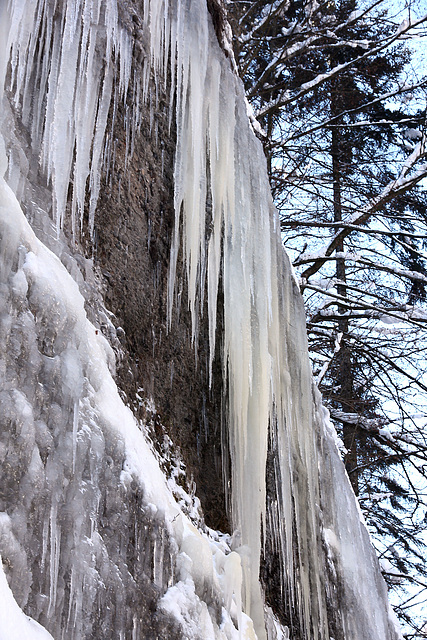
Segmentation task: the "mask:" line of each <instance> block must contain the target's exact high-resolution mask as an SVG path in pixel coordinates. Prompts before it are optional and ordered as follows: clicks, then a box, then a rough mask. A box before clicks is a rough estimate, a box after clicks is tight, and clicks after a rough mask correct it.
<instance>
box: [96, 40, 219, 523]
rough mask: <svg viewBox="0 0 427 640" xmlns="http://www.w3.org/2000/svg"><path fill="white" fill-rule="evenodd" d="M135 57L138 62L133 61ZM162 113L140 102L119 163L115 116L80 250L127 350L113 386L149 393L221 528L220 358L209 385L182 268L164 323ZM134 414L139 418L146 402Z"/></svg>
mask: <svg viewBox="0 0 427 640" xmlns="http://www.w3.org/2000/svg"><path fill="white" fill-rule="evenodd" d="M139 46H143V44H142V43H139ZM137 48H138V47H137ZM137 48H136V50H137ZM134 64H135V66H136V69H138V64H139V62H138V60H137V59H134ZM137 72H138V71H137ZM168 119H169V114H168V103H167V102H166V100H165V99H161V100H160V104H159V106H158V108H156V110H155V113H154V120H153V121H152V122H151V125H150V115H149V109H148V108H147V109H146V111H145V112H144V113H143V121H142V126H141V130H140V132H139V134H138V136H137V138H136V141H135V151H134V154H133V157H132V159H131V161H130V163H129V165H128V166H127V168H125V166H124V164H125V154H126V142H125V128H124V114H123V109H121V110H120V111H119V113H118V114H117V116H116V120H115V127H114V135H115V138H116V141H117V142H116V151H115V167H114V168H113V170H112V171H111V172H110V175H109V176H108V177H106V176H104V178H103V186H102V189H101V197H100V200H99V203H98V208H97V211H96V216H95V243H94V247H92V244H91V242H87V243H86V253H87V255H88V256H91V255H92V252H93V256H94V261H95V265H96V267H98V268H99V272H100V274H101V276H102V278H103V285H104V291H105V302H106V305H107V307H108V308H109V309H110V310H111V311H112V312H113V313H114V314H115V316H116V318H117V322H118V323H119V325H120V326H121V328H122V329H123V330H124V334H123V333H122V334H121V332H120V331H119V335H120V334H121V342H122V346H123V349H124V357H123V360H122V362H121V365H120V367H119V369H118V384H119V386H120V387H121V388H122V389H123V391H124V392H125V393H126V395H127V398H128V401H129V402H130V403H131V404H132V406H133V408H135V407H136V406H137V403H135V402H134V401H135V399H136V393H138V390H141V389H143V395H144V396H151V397H152V398H153V400H154V403H155V407H156V410H157V413H158V418H157V424H158V425H159V428H158V430H157V433H156V434H155V435H154V440H157V441H158V444H159V445H161V444H162V440H163V432H162V428H161V427H160V425H162V427H164V428H165V429H166V432H167V433H168V434H169V435H170V437H171V438H172V440H173V442H174V443H175V444H176V445H177V446H178V447H179V448H180V450H181V454H182V457H183V460H184V462H185V463H186V466H187V472H188V476H189V477H193V478H194V481H195V483H196V486H197V495H198V497H199V498H200V500H201V503H202V507H203V511H204V515H205V519H206V523H207V524H208V525H209V526H211V527H212V528H215V529H222V530H227V529H228V526H229V525H228V519H227V515H226V509H225V494H224V488H223V472H222V461H221V460H222V456H221V437H222V436H221V423H222V386H221V385H222V382H221V380H222V371H221V370H220V366H221V365H220V364H219V359H218V358H217V362H216V367H215V369H216V373H217V375H214V378H213V384H212V386H211V388H209V382H208V371H207V362H208V349H209V346H208V336H207V326H206V324H207V323H204V322H203V321H202V322H201V324H200V327H201V330H200V333H199V342H198V344H192V340H191V320H190V314H189V311H188V309H187V294H186V282H185V277H184V274H183V273H182V269H181V274H180V277H179V284H178V286H177V290H178V292H179V293H178V296H179V298H180V300H177V308H176V309H175V310H174V315H173V318H172V326H171V330H170V331H168V328H167V279H168V270H169V255H170V239H171V236H172V230H173V221H174V215H175V214H174V210H173V150H174V134H173V131H172V132H169V125H168ZM181 266H182V265H181ZM179 269H180V267H179ZM178 273H179V271H178ZM178 296H177V297H178ZM218 342H220V341H218ZM218 369H219V370H218ZM139 393H141V391H139ZM140 417H141V418H144V417H145V416H144V409H143V408H141V410H140Z"/></svg>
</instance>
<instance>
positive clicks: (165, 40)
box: [0, 0, 398, 640]
mask: <svg viewBox="0 0 427 640" xmlns="http://www.w3.org/2000/svg"><path fill="white" fill-rule="evenodd" d="M1 8H2V11H3V14H2V15H1V21H0V25H1V29H2V30H3V33H2V36H3V37H2V40H1V42H2V43H3V46H4V49H3V51H1V52H0V91H3V86H4V87H5V95H4V96H3V98H2V106H3V112H2V120H1V131H2V134H3V136H4V138H5V143H6V145H5V146H6V150H7V157H6V153H5V150H4V148H3V147H4V145H3V142H2V140H3V139H2V138H0V142H1V145H3V146H2V147H1V148H0V168H1V169H2V173H5V179H6V182H5V181H4V180H3V179H2V178H1V184H0V189H1V192H0V212H1V214H0V224H1V229H0V233H1V238H2V240H1V276H2V282H1V289H0V294H1V296H2V297H1V302H2V317H1V320H2V324H1V331H2V343H1V344H2V349H3V351H2V353H1V357H2V360H1V363H2V365H1V370H0V371H1V375H2V376H3V380H2V391H1V396H0V406H1V417H2V420H3V422H4V425H5V427H6V426H7V430H6V428H4V433H6V434H7V433H9V434H12V435H11V436H10V437H9V435H6V440H4V441H2V446H3V448H2V450H1V454H2V456H3V459H4V461H5V462H4V469H5V477H6V481H5V484H4V489H3V492H2V496H1V498H2V501H1V507H0V508H1V509H2V510H3V511H4V512H5V515H4V517H3V520H1V521H0V525H1V526H2V530H1V531H2V534H1V537H0V540H1V548H0V552H2V553H3V557H4V558H6V559H7V562H8V563H9V564H8V565H7V566H9V570H8V578H9V580H10V584H11V587H12V590H13V592H14V594H15V597H16V598H17V600H18V603H19V605H20V606H22V607H23V608H25V610H26V611H28V612H29V613H30V615H31V616H32V617H34V618H36V619H37V620H39V621H40V622H41V623H42V624H43V625H44V626H45V627H46V628H47V629H48V630H49V631H50V633H51V634H52V635H53V637H54V638H55V640H56V639H59V638H67V639H68V638H73V639H74V638H75V639H76V640H77V639H80V638H89V637H104V636H105V633H106V629H108V630H109V633H110V632H111V630H113V635H112V636H111V637H113V636H114V637H117V638H119V637H132V639H133V640H137V639H138V638H148V637H169V638H172V637H174V636H176V637H186V638H196V637H203V638H211V637H212V638H234V637H236V638H237V637H240V638H243V637H247V638H250V637H254V634H255V632H256V634H257V637H258V639H259V640H262V639H263V638H266V637H267V636H268V637H269V638H279V637H280V634H282V637H287V635H286V634H287V633H288V632H287V631H286V630H285V628H284V627H280V625H279V623H278V622H277V620H274V617H273V614H272V613H271V611H269V610H268V609H266V608H265V606H264V598H263V592H262V587H261V583H260V579H259V572H260V561H261V555H262V549H263V540H262V534H263V535H264V537H265V536H266V535H269V536H270V537H271V539H272V540H271V541H270V547H271V549H273V550H274V552H275V553H276V554H277V558H278V559H279V560H280V562H281V566H282V569H281V588H282V590H283V593H284V594H285V595H283V597H282V601H283V602H284V603H285V604H286V606H287V610H288V616H292V615H294V616H295V617H296V619H297V623H296V625H295V626H296V627H298V628H299V630H300V631H299V633H300V636H301V637H302V638H313V639H317V638H319V639H322V640H323V639H327V638H329V637H331V636H333V637H334V638H335V640H338V639H339V638H352V639H354V640H358V639H360V640H368V638H369V640H386V639H387V640H390V639H393V638H397V637H398V631H396V630H395V628H394V624H393V621H392V619H391V618H390V615H389V609H388V605H387V596H386V589H385V585H384V583H383V582H382V579H381V576H380V574H379V569H378V567H377V561H376V558H375V556H374V553H373V551H372V549H371V547H370V543H369V538H368V535H367V532H366V529H365V527H364V525H363V523H361V521H360V516H359V512H358V509H357V506H356V502H355V499H354V496H353V495H352V493H351V489H350V486H349V483H348V481H347V479H346V478H345V474H344V470H343V467H342V464H341V462H340V460H339V455H338V452H337V451H336V448H335V445H334V440H333V434H331V433H330V427H329V423H328V420H327V416H325V415H324V412H323V410H322V408H321V404H320V401H319V399H318V397H317V395H316V391H315V390H313V387H312V380H311V373H310V369H309V364H308V358H307V345H306V337H305V320H304V313H303V309H302V305H301V300H300V297H299V294H298V291H297V286H296V284H295V282H294V279H293V275H292V272H291V268H290V265H289V262H288V260H287V258H286V256H285V255H284V254H283V251H282V248H281V243H280V236H279V229H278V224H277V219H276V214H275V211H274V207H273V204H272V200H271V195H270V192H269V186H268V181H267V176H266V170H265V160H264V157H263V153H262V148H261V145H260V144H259V142H258V141H257V139H256V138H255V136H254V135H253V132H252V129H251V126H250V124H249V121H248V117H247V113H246V106H245V100H244V95H243V89H242V86H241V84H240V82H239V80H238V79H237V78H236V76H235V74H234V73H233V69H232V66H231V64H230V60H229V59H227V58H226V57H225V56H224V54H223V52H222V51H221V49H220V47H219V45H218V42H217V39H216V36H215V33H214V30H213V27H212V24H211V21H210V16H209V14H208V11H207V8H206V6H205V2H204V1H202V0H173V1H170V2H168V1H167V0H145V2H144V9H143V15H142V16H141V18H142V29H141V30H140V32H139V33H137V34H136V35H135V33H133V34H132V33H131V32H130V30H129V27H126V26H125V22H126V21H125V20H124V19H123V20H121V19H120V17H119V14H120V11H121V10H122V11H125V10H126V6H125V3H123V7H121V3H120V2H119V3H118V5H117V4H116V2H115V0H111V1H107V0H105V1H104V0H66V1H64V2H63V3H62V4H61V5H60V6H59V5H58V6H57V5H56V3H53V2H50V0H18V1H17V2H9V4H8V5H7V8H6V6H5V4H3V6H2V7H1ZM135 39H136V40H135ZM138 39H139V40H138ZM137 44H138V47H139V49H138V47H137ZM141 51H142V52H143V54H144V55H142V60H141ZM150 73H151V79H150ZM168 78H169V79H170V80H169V83H168V80H167V79H168ZM165 87H166V90H167V91H169V95H170V99H169V104H170V123H171V125H172V119H173V118H175V126H174V129H176V149H175V160H174V167H175V169H174V209H175V226H174V230H173V237H172V241H171V256H170V270H169V283H168V312H169V323H170V326H171V322H172V318H173V317H174V314H176V310H177V307H178V301H177V300H178V297H179V292H178V291H177V287H176V284H177V280H178V275H179V269H180V266H179V265H180V260H179V256H180V254H181V253H182V256H183V265H184V269H185V272H186V281H187V284H188V304H189V308H190V311H191V318H192V337H193V341H194V343H195V345H197V339H198V334H199V329H200V326H201V324H202V323H203V322H207V323H208V325H209V329H208V333H209V348H210V361H209V364H210V367H211V368H212V364H213V360H214V354H215V350H216V339H217V333H218V327H217V318H218V315H219V314H220V315H221V316H222V318H223V335H222V336H221V347H222V354H221V360H222V367H223V379H224V388H225V389H226V395H225V405H226V424H227V429H228V445H227V446H229V451H225V450H224V452H223V454H224V458H225V457H226V456H227V455H228V454H229V455H230V459H231V477H230V478H225V482H226V483H227V486H228V481H230V483H231V487H232V491H231V519H232V523H233V528H234V531H233V537H232V543H231V544H232V546H233V550H231V548H230V547H229V546H228V545H227V544H226V543H225V542H223V543H221V542H220V539H219V538H218V537H216V536H215V535H213V534H212V533H211V534H209V533H206V532H205V533H204V535H202V534H201V533H200V532H199V531H198V530H197V528H196V527H195V526H194V525H193V524H191V523H190V522H189V520H188V519H187V518H186V516H184V515H183V514H182V513H181V510H180V507H179V505H177V503H176V502H175V500H174V499H173V497H172V496H171V494H170V492H169V491H168V489H167V487H166V484H165V481H164V477H163V475H162V472H161V470H160V468H159V465H158V463H157V462H156V460H155V459H154V456H153V454H152V452H151V451H150V449H149V447H148V445H147V443H146V441H145V439H144V436H143V434H142V432H141V431H140V429H139V428H138V424H137V422H136V421H135V419H134V418H133V416H132V414H131V412H130V410H129V409H128V408H126V407H125V406H124V404H123V402H122V401H121V399H120V396H119V394H118V391H117V388H116V386H115V384H114V382H113V379H112V376H111V373H112V372H114V354H113V352H112V350H111V347H110V346H109V345H108V343H107V341H106V339H105V338H104V337H103V336H102V335H101V334H100V333H99V331H98V329H97V328H95V326H94V325H92V324H91V323H90V322H89V321H88V319H87V316H86V310H85V306H84V305H85V300H84V298H83V297H82V295H81V292H80V291H79V286H78V285H80V286H81V288H82V289H83V288H84V287H83V284H82V276H81V274H80V272H79V271H78V269H73V268H70V267H69V271H71V272H72V273H73V275H74V280H73V279H72V277H71V275H70V274H69V273H67V271H66V269H65V268H64V266H63V264H61V262H60V260H59V259H58V258H57V257H55V256H54V255H53V253H51V252H50V251H49V249H47V248H46V247H45V246H44V245H43V244H42V243H41V242H40V240H38V239H37V238H36V236H35V234H34V233H33V231H32V230H31V228H30V226H29V224H28V222H27V221H26V220H25V218H24V215H23V213H22V210H21V207H20V202H21V203H22V204H23V205H25V207H26V210H27V214H28V217H29V218H30V219H31V218H34V220H35V227H36V228H37V229H38V232H39V235H41V236H43V238H44V239H45V241H46V242H48V243H49V245H50V248H52V249H54V250H55V251H56V252H57V254H58V255H59V256H61V257H62V260H63V262H67V263H68V264H74V263H73V262H72V261H73V259H74V258H73V249H72V246H67V244H66V240H65V237H64V236H63V234H62V231H61V229H62V225H63V223H64V220H66V217H67V216H68V215H69V216H70V217H71V219H72V230H73V235H74V237H78V233H79V227H80V228H84V227H85V225H86V224H87V227H88V229H89V231H90V233H91V234H92V236H93V234H94V230H95V229H96V206H97V202H98V198H99V194H100V185H101V176H102V175H103V172H106V173H108V172H110V171H114V168H115V164H114V163H115V160H114V158H115V139H114V127H116V126H118V119H119V112H120V113H121V114H124V115H123V117H124V122H123V124H120V126H123V127H124V128H125V132H126V136H125V138H126V145H125V146H126V150H125V153H124V156H125V157H124V160H123V166H124V168H125V170H126V169H127V168H128V167H129V164H130V163H131V162H132V153H133V150H134V143H135V140H136V139H137V137H138V134H139V125H140V122H141V117H140V115H141V114H140V110H144V109H149V108H150V109H152V110H153V111H152V120H153V121H154V120H155V109H156V108H157V106H158V96H159V94H160V92H161V91H162V90H163V89H164V88H165ZM0 96H1V94H0ZM120 117H121V116H120ZM17 122H19V123H20V126H21V127H22V128H23V130H24V132H25V133H24V134H23V133H22V131H20V130H17V129H16V127H17V124H16V123H17ZM172 128H173V127H172V126H171V129H172ZM23 139H27V140H28V145H27V147H26V146H25V144H24V143H23ZM6 183H7V184H6ZM67 203H68V208H67ZM50 208H51V209H52V217H53V219H54V222H55V225H56V238H53V237H50V238H49V233H48V232H46V228H48V226H49V223H48V217H47V212H48V211H49V210H50ZM85 216H87V222H86V218H85ZM220 291H221V294H222V295H223V304H222V306H221V307H220V308H219V307H218V300H219V292H220ZM205 303H206V304H205ZM87 304H88V302H87V300H86V306H87ZM205 309H207V315H208V317H207V319H206V318H205V317H204V312H205ZM92 313H94V314H95V315H96V313H95V311H94V310H92ZM269 442H270V449H271V451H272V455H273V458H274V462H273V464H274V474H275V487H274V495H267V491H266V468H267V452H268V447H269ZM12 478H14V480H15V484H13V482H12ZM335 487H339V492H338V493H337V492H336V491H335V489H334V488H335ZM337 585H339V586H337ZM252 621H253V622H252ZM254 629H255V631H254ZM0 634H1V630H0ZM150 634H151V635H150ZM156 634H157V636H156ZM159 634H163V635H161V636H159Z"/></svg>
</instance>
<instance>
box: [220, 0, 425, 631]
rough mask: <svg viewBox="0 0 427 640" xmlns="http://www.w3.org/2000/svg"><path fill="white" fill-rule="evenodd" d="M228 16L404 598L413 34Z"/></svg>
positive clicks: (309, 7)
mask: <svg viewBox="0 0 427 640" xmlns="http://www.w3.org/2000/svg"><path fill="white" fill-rule="evenodd" d="M377 4H378V3H377ZM380 4H381V3H380ZM229 8H230V9H231V10H232V14H231V15H232V22H233V23H234V25H233V26H234V29H235V30H237V33H238V35H239V37H238V40H237V44H236V57H237V59H238V62H239V65H240V70H241V74H242V77H243V80H244V83H245V88H246V91H247V95H248V97H249V99H250V101H251V103H252V106H253V107H254V109H255V112H256V114H257V117H258V119H259V121H260V123H261V125H262V127H263V129H264V132H265V135H264V138H263V143H264V148H265V152H266V156H267V162H268V169H269V172H270V178H271V184H272V189H273V194H274V196H275V200H276V204H277V206H278V208H279V211H280V214H281V217H282V224H283V229H284V242H285V245H286V247H287V248H288V249H289V250H290V251H291V253H292V254H293V256H294V264H295V266H296V267H297V269H298V270H299V273H300V275H301V288H302V290H303V292H304V295H305V300H306V305H307V313H308V323H307V327H308V332H309V345H310V349H311V354H312V358H313V365H314V371H315V375H316V378H317V381H318V384H319V386H320V389H321V391H322V393H323V398H324V401H325V402H326V404H327V406H328V407H329V409H330V412H331V417H332V419H333V420H334V422H335V424H336V426H337V428H338V429H339V432H340V433H341V435H342V438H343V444H344V450H345V453H344V460H345V464H346V468H347V471H348V474H349V477H350V480H351V482H352V485H353V488H354V490H355V493H356V494H358V495H359V499H360V502H361V506H362V508H363V509H364V511H365V513H366V515H367V520H368V524H369V526H370V529H371V533H372V534H373V536H374V538H375V539H376V544H377V548H378V550H379V552H380V554H381V556H382V560H383V566H384V567H385V576H386V579H387V580H388V581H389V584H390V585H391V586H396V585H400V584H401V582H402V576H405V575H408V573H409V571H410V570H412V574H413V577H412V578H411V579H413V580H418V578H417V577H415V578H414V576H418V577H420V576H422V573H423V571H424V568H423V565H422V563H420V559H421V558H422V551H420V544H421V537H420V531H421V530H422V526H423V523H422V520H423V517H424V514H425V503H424V500H423V498H422V496H421V495H420V492H419V491H418V488H417V487H418V484H419V479H420V477H421V476H422V475H423V474H424V467H423V464H424V463H425V462H426V444H427V443H426V441H425V439H424V437H423V435H422V433H421V432H420V429H419V424H418V422H417V421H416V419H414V418H412V416H411V412H412V414H413V413H414V411H413V408H412V407H411V400H412V398H411V397H410V396H411V395H412V396H413V404H416V403H417V402H418V401H419V395H418V394H419V393H423V394H425V393H426V392H427V388H426V387H425V386H424V384H423V382H422V380H421V372H422V368H423V366H424V356H423V354H422V352H421V348H422V341H423V340H424V341H425V330H424V326H425V324H424V323H425V321H426V319H427V312H426V311H424V308H425V286H426V282H427V271H426V263H425V255H424V249H425V246H424V243H425V240H424V238H425V237H426V236H427V218H426V209H427V207H426V205H427V198H426V194H425V192H424V191H423V190H422V189H421V188H420V187H419V186H418V185H419V182H420V180H421V178H422V177H423V176H425V175H426V174H427V167H426V165H425V164H424V163H423V158H424V155H425V150H424V142H425V104H422V103H420V98H422V97H423V90H424V88H425V86H426V79H425V78H424V79H421V80H420V81H413V82H412V83H411V84H412V86H411V87H410V86H409V83H406V85H405V84H404V82H403V80H402V78H403V77H404V75H405V73H407V69H408V64H409V62H410V58H411V56H410V53H409V50H408V49H407V48H405V47H403V46H402V45H401V41H402V38H406V37H408V35H409V33H411V29H412V28H413V26H411V25H410V24H409V21H408V24H407V23H405V22H402V23H401V24H400V26H399V25H398V24H396V23H395V22H393V21H389V19H388V18H387V15H386V13H385V12H381V11H376V12H375V13H372V11H370V10H365V11H364V10H363V8H362V10H361V9H360V7H358V6H357V5H356V2H353V1H342V2H339V1H337V2H335V3H334V2H328V3H324V4H321V5H319V4H317V2H299V1H298V2H292V3H288V2H282V1H276V2H270V1H264V2H238V3H237V2H236V3H233V2H230V3H229ZM414 22H416V21H414ZM420 23H422V22H420ZM415 28H416V25H415ZM409 96H410V99H409ZM322 248H323V251H319V249H322ZM419 365H421V367H420V366H419ZM416 387H418V388H417V389H416ZM424 397H425V396H424ZM391 407H392V408H391ZM393 411H396V412H398V415H396V416H394V415H392V414H393ZM390 567H392V569H390ZM405 611H406V610H405V609H401V613H402V616H403V618H405V615H406V614H405ZM404 614H405V615H404ZM406 618H407V620H406V621H408V616H407V615H406ZM414 624H415V625H416V624H417V622H416V621H415V622H414Z"/></svg>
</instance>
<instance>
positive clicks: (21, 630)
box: [0, 558, 53, 640]
mask: <svg viewBox="0 0 427 640" xmlns="http://www.w3.org/2000/svg"><path fill="white" fill-rule="evenodd" d="M0 602H1V607H0V640H53V638H52V636H51V635H50V633H48V632H47V631H46V629H44V627H42V626H41V625H40V624H39V623H38V622H36V621H35V620H33V619H32V618H30V617H29V616H26V615H25V614H24V612H23V611H22V610H21V609H20V608H19V606H18V604H17V602H16V600H15V598H14V597H13V594H12V591H11V590H10V587H9V585H8V583H7V580H6V575H5V573H4V570H3V563H2V561H1V558H0Z"/></svg>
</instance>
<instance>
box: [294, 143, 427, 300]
mask: <svg viewBox="0 0 427 640" xmlns="http://www.w3.org/2000/svg"><path fill="white" fill-rule="evenodd" d="M425 155H426V151H425V137H423V139H422V140H421V141H420V142H418V144H417V145H416V146H415V149H414V151H413V152H412V153H411V154H410V155H409V156H408V157H407V159H406V160H405V162H404V163H403V166H402V169H401V172H400V175H399V177H398V178H396V179H395V180H391V181H390V182H389V183H388V185H387V186H386V187H385V188H384V189H383V191H382V192H381V193H380V194H379V195H378V196H376V197H375V198H372V199H371V200H370V201H369V202H368V204H366V205H365V206H364V207H362V208H361V209H360V210H359V211H356V212H355V213H354V214H353V215H352V216H350V218H349V219H348V220H346V224H347V225H350V226H349V227H345V228H343V229H341V230H340V231H339V232H338V233H336V234H335V236H334V237H333V238H332V239H331V240H330V242H329V243H328V245H327V246H326V247H324V248H323V250H322V253H323V255H320V252H319V257H318V258H316V259H315V260H314V261H313V263H312V264H311V265H310V267H308V269H306V270H305V271H304V272H303V273H302V274H301V282H302V285H301V289H302V290H304V287H305V286H307V285H306V283H307V280H308V278H310V277H311V276H312V275H313V274H315V273H317V271H319V269H320V268H321V267H322V266H323V265H324V264H325V262H326V260H327V258H329V256H331V255H332V254H333V253H334V251H335V250H336V249H338V248H339V247H340V246H341V245H342V242H343V241H344V239H345V238H346V237H347V236H348V235H349V234H350V233H351V232H352V228H351V226H363V225H365V224H366V223H367V221H368V220H369V218H370V217H371V216H372V215H373V214H374V213H375V212H376V211H378V210H379V209H381V208H382V207H383V206H384V205H385V204H387V202H390V200H393V199H394V198H395V197H397V196H399V195H401V194H403V193H405V192H406V191H408V190H409V189H411V188H412V187H413V186H414V185H416V184H417V183H418V182H420V181H421V180H422V179H423V178H425V177H427V163H423V164H422V165H420V166H419V167H418V169H417V170H416V171H414V172H413V173H410V170H411V169H412V168H413V167H414V166H415V164H416V163H417V162H418V161H419V160H421V159H423V158H424V157H425Z"/></svg>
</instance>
